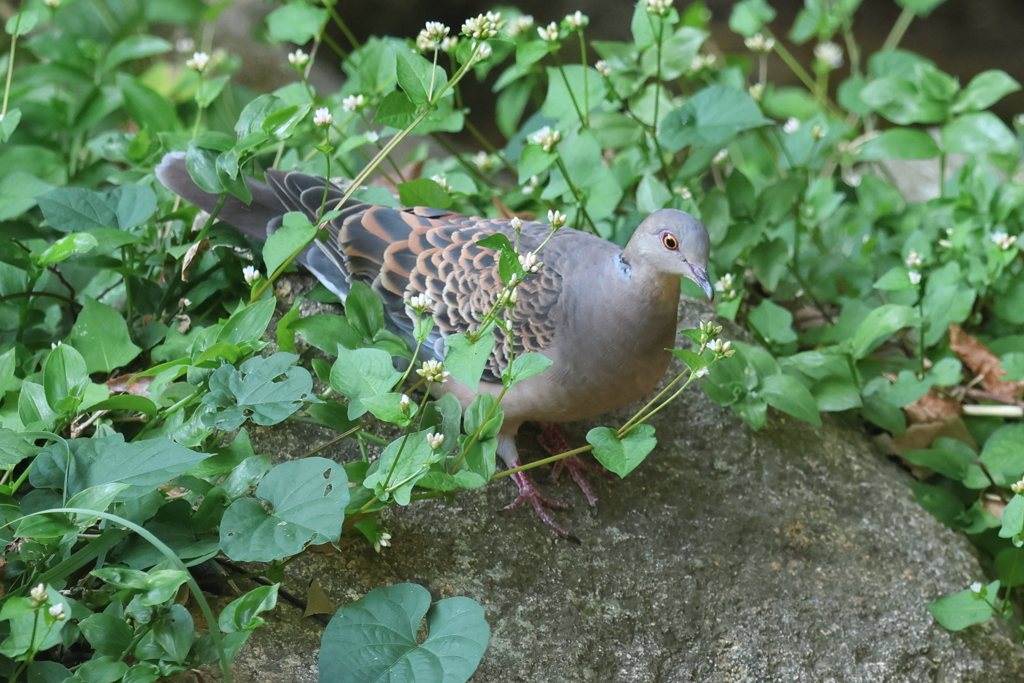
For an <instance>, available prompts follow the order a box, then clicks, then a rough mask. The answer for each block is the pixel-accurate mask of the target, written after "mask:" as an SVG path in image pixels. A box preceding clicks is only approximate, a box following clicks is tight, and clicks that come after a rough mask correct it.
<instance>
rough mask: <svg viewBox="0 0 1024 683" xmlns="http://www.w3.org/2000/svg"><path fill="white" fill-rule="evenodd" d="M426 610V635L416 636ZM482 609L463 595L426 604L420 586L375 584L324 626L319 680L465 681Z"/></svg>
mask: <svg viewBox="0 0 1024 683" xmlns="http://www.w3.org/2000/svg"><path fill="white" fill-rule="evenodd" d="M424 615H426V633H427V637H426V639H424V640H422V642H421V639H420V637H419V632H420V628H421V622H422V621H423V619H424ZM490 632H491V629H490V626H489V625H488V624H487V621H486V620H485V619H484V610H483V608H482V607H480V605H478V604H477V603H476V602H474V601H472V600H470V599H469V598H464V597H454V598H447V599H445V600H439V601H438V602H435V603H434V604H433V605H431V604H430V593H428V592H427V589H426V588H423V587H422V586H417V585H415V584H411V583H402V584H398V585H395V586H388V587H386V588H377V589H375V590H372V591H370V592H369V593H367V594H366V595H365V596H363V597H362V598H360V599H359V600H357V601H356V602H353V603H352V604H350V605H346V606H345V607H342V608H341V609H340V610H338V612H337V613H336V614H335V615H334V617H333V618H332V619H331V622H330V623H329V624H328V625H327V629H326V630H325V631H324V635H323V642H322V643H321V646H320V660H319V664H318V666H319V669H320V680H321V681H331V680H338V675H339V672H344V680H345V683H374V682H377V681H389V682H390V683H426V682H427V681H438V682H439V683H440V682H442V681H443V683H465V682H466V681H468V680H469V677H470V676H472V675H473V672H474V671H476V668H477V666H479V664H480V658H481V657H483V654H484V650H485V649H487V641H488V639H489V638H490Z"/></svg>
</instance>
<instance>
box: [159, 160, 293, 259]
mask: <svg viewBox="0 0 1024 683" xmlns="http://www.w3.org/2000/svg"><path fill="white" fill-rule="evenodd" d="M156 177H157V180H159V181H160V182H161V183H163V185H164V187H166V188H167V189H169V190H170V191H171V192H174V193H175V194H177V195H179V196H180V197H181V198H182V199H185V200H186V201H188V202H190V203H192V204H194V205H195V206H198V207H199V208H200V209H202V210H203V211H207V212H212V211H213V210H214V209H215V208H216V206H217V201H218V200H219V199H220V196H219V195H216V194H213V193H210V192H207V191H205V190H203V189H202V188H200V187H199V186H198V185H196V183H195V181H194V180H192V177H191V176H190V175H189V174H188V168H186V166H185V153H184V152H170V153H168V154H167V155H165V156H164V158H163V160H161V161H160V164H159V165H158V166H157V167H156ZM247 182H248V183H249V191H250V192H252V202H251V203H250V204H246V203H244V202H243V201H242V200H240V199H238V198H237V197H233V196H231V195H228V196H227V199H226V200H225V201H224V206H222V207H221V209H220V211H219V212H217V218H218V219H220V220H222V221H224V222H225V223H227V224H228V225H233V226H234V227H236V228H238V229H239V230H241V231H242V232H244V233H245V234H246V235H248V236H250V237H252V238H254V239H257V240H259V241H261V242H262V241H266V239H267V227H268V225H269V224H270V222H271V221H273V220H274V219H279V218H280V217H281V216H283V215H284V214H286V213H287V212H288V211H289V209H288V208H286V207H285V205H284V204H283V203H282V202H281V200H280V199H278V198H277V195H276V194H275V193H274V191H273V190H272V189H271V188H270V186H268V185H267V184H266V183H261V182H260V181H258V180H254V179H252V178H249V179H248V180H247Z"/></svg>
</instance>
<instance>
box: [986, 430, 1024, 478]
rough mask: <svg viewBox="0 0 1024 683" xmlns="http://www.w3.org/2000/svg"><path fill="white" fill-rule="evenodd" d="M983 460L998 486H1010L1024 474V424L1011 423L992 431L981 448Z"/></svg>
mask: <svg viewBox="0 0 1024 683" xmlns="http://www.w3.org/2000/svg"><path fill="white" fill-rule="evenodd" d="M981 462H982V463H984V464H985V466H986V468H988V472H989V474H991V475H992V480H993V481H995V483H996V485H997V486H1002V487H1003V488H1010V486H1011V485H1013V484H1016V483H1017V482H1018V481H1019V480H1020V478H1021V476H1022V475H1024V424H1010V425H1006V426H1005V427H1000V428H999V429H997V430H996V431H994V432H992V435H991V436H989V437H988V440H987V441H985V446H984V448H982V449H981Z"/></svg>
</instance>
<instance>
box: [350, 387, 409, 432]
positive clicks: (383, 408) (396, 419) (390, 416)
mask: <svg viewBox="0 0 1024 683" xmlns="http://www.w3.org/2000/svg"><path fill="white" fill-rule="evenodd" d="M403 398H404V399H405V400H406V401H407V403H406V408H405V410H402V399H403ZM362 402H363V407H364V408H366V409H367V410H369V411H370V412H371V413H373V416H374V417H376V418H378V419H380V420H383V421H384V422H390V423H392V424H396V425H398V426H399V427H408V426H409V425H410V424H412V421H413V418H414V417H416V413H418V412H419V406H417V405H416V404H415V403H413V402H412V401H410V400H409V397H408V396H406V395H405V394H399V393H387V394H378V395H377V396H366V397H364V398H363V399H362Z"/></svg>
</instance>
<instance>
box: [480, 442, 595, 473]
mask: <svg viewBox="0 0 1024 683" xmlns="http://www.w3.org/2000/svg"><path fill="white" fill-rule="evenodd" d="M592 450H594V447H593V446H580V447H579V448H574V449H573V450H571V451H566V452H565V453H559V454H558V455H552V456H551V457H549V458H542V459H540V460H534V461H533V462H528V463H526V464H525V465H520V466H519V467H513V468H512V469H510V470H502V471H501V472H495V473H494V474H493V475H492V476H491V481H494V480H495V479H498V478H500V477H507V476H509V475H510V474H515V473H516V472H523V471H525V470H532V469H533V468H534V467H540V466H541V465H549V464H551V463H553V462H558V461H559V460H564V459H565V458H569V457H572V456H574V455H579V454H580V453H586V452H587V451H592Z"/></svg>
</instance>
